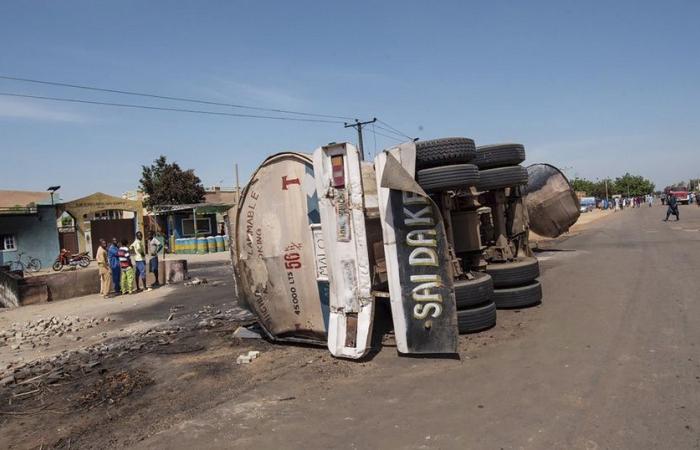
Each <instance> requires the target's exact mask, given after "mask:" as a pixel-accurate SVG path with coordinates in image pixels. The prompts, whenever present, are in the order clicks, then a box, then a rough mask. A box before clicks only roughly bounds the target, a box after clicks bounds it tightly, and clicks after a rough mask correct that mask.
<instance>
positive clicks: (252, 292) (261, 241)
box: [228, 138, 579, 359]
mask: <svg viewBox="0 0 700 450" xmlns="http://www.w3.org/2000/svg"><path fill="white" fill-rule="evenodd" d="M524 159H525V153H524V148H523V146H522V145H519V144H499V145H491V146H485V147H478V148H477V147H475V145H474V141H472V140H471V139H467V138H444V139H435V140H431V141H419V142H406V143H403V144H401V145H398V146H396V147H393V148H390V149H387V150H384V151H383V152H381V153H380V154H378V155H377V157H376V158H375V160H374V161H371V162H370V161H364V160H363V158H362V155H361V154H360V152H359V151H358V150H357V149H356V148H355V147H354V146H353V145H352V144H349V143H340V144H336V143H332V144H329V145H326V146H323V147H320V148H318V149H317V150H316V151H314V152H313V154H304V153H294V152H287V153H278V154H275V155H272V156H270V157H268V158H267V159H266V160H265V161H264V162H263V163H262V164H261V165H260V167H259V168H258V169H257V170H256V171H255V172H254V173H253V175H252V177H251V179H250V181H249V182H248V184H247V185H246V187H245V189H244V190H243V192H242V195H241V199H240V202H239V204H238V205H237V206H236V207H235V208H234V209H233V210H231V211H230V212H229V215H228V219H229V228H230V229H231V230H233V232H232V233H231V235H232V240H233V242H232V245H231V253H232V259H233V266H234V277H235V280H236V293H237V295H238V298H239V301H241V302H243V303H245V305H246V306H247V307H248V308H249V309H250V310H251V311H253V312H254V313H255V314H256V316H257V318H258V322H259V324H260V326H261V328H262V329H263V330H264V332H265V333H266V334H267V336H268V337H269V338H270V339H272V340H275V341H287V342H300V343H307V344H316V345H324V346H327V347H328V349H329V350H330V352H331V353H332V354H333V355H334V356H336V357H343V358H351V359H359V358H362V357H363V356H365V355H367V353H368V352H369V351H370V350H371V348H372V329H373V324H374V322H375V319H376V316H377V314H378V311H380V310H382V311H384V310H386V311H388V310H390V311H391V322H392V323H393V329H394V335H395V339H396V344H397V349H398V351H399V352H400V353H402V354H449V353H456V351H457V344H458V337H459V334H460V333H470V332H477V331H481V330H483V329H486V328H489V327H491V326H493V325H494V324H495V323H496V318H497V315H496V310H497V309H499V308H514V307H517V308H521V307H527V306H532V305H536V304H539V303H540V301H541V297H542V291H541V288H540V285H539V281H537V279H536V278H537V277H538V276H539V266H538V264H537V260H536V259H535V258H534V256H533V254H532V251H531V249H530V245H529V241H528V235H529V230H530V228H532V229H533V230H534V231H535V232H537V233H538V234H540V235H544V236H548V237H556V236H558V235H559V234H561V233H563V232H565V231H566V230H568V229H569V227H570V226H571V225H573V224H574V223H575V222H576V220H577V219H578V215H579V206H578V200H577V198H576V196H575V194H574V192H573V190H572V188H571V186H570V184H569V182H568V180H567V179H566V177H565V176H564V175H563V174H562V173H561V172H560V171H559V170H558V169H556V168H555V167H553V166H550V165H546V164H545V165H543V164H537V165H533V166H530V167H529V168H527V169H526V168H524V167H522V166H521V165H520V163H522V162H523V161H524ZM380 302H388V303H389V305H390V308H383V309H381V308H380V309H378V308H376V306H377V305H379V303H380Z"/></svg>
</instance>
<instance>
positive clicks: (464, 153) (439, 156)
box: [416, 137, 476, 170]
mask: <svg viewBox="0 0 700 450" xmlns="http://www.w3.org/2000/svg"><path fill="white" fill-rule="evenodd" d="M475 155H476V146H475V145H474V141H473V140H472V139H469V138H462V137H451V138H443V139H431V140H429V141H418V142H416V169H418V170H420V169H427V168H429V167H439V166H446V165H451V164H461V163H468V162H469V161H471V160H472V159H474V156H475Z"/></svg>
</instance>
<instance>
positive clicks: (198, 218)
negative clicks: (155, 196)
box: [151, 203, 232, 253]
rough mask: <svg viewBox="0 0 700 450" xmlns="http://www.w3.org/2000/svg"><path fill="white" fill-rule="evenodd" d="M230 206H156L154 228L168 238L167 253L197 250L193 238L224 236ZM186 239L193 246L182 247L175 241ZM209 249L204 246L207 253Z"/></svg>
mask: <svg viewBox="0 0 700 450" xmlns="http://www.w3.org/2000/svg"><path fill="white" fill-rule="evenodd" d="M231 206H232V205H230V204H225V203H195V204H191V205H158V206H155V207H154V208H153V211H152V213H151V214H152V215H153V217H154V218H155V220H154V222H155V224H156V229H157V231H158V232H159V233H161V234H162V235H163V236H165V237H166V238H167V247H168V249H169V251H170V252H172V253H192V252H196V251H197V244H196V243H195V241H196V240H198V239H204V238H209V237H215V236H224V235H225V234H226V233H227V231H226V229H225V227H224V225H223V223H224V217H225V214H226V213H227V212H228V210H229V209H230V208H231ZM187 238H189V239H190V244H189V245H190V246H194V247H190V248H188V249H185V248H181V247H182V245H178V244H177V243H178V242H180V241H181V240H182V239H187ZM193 240H194V241H193ZM200 244H201V243H200ZM200 250H201V245H200ZM208 251H209V250H208V249H207V251H206V252H208Z"/></svg>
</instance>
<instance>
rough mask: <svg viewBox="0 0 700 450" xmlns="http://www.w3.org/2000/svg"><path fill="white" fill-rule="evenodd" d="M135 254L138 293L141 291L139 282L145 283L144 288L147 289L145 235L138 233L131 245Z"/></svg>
mask: <svg viewBox="0 0 700 450" xmlns="http://www.w3.org/2000/svg"><path fill="white" fill-rule="evenodd" d="M131 250H133V252H134V262H135V263H136V292H138V291H140V290H141V287H140V284H139V280H141V281H143V288H144V289H146V246H145V245H143V234H142V233H141V232H140V231H137V232H136V239H135V240H134V242H133V243H132V244H131Z"/></svg>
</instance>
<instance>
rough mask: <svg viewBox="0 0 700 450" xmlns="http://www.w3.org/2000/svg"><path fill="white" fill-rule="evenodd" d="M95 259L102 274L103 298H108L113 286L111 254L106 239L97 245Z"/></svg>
mask: <svg viewBox="0 0 700 450" xmlns="http://www.w3.org/2000/svg"><path fill="white" fill-rule="evenodd" d="M95 260H96V261H97V270H98V272H99V274H100V295H102V298H107V297H109V290H110V289H111V287H112V286H111V284H112V270H111V267H110V266H109V256H107V241H105V240H104V239H100V246H99V247H97V254H96V255H95Z"/></svg>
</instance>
